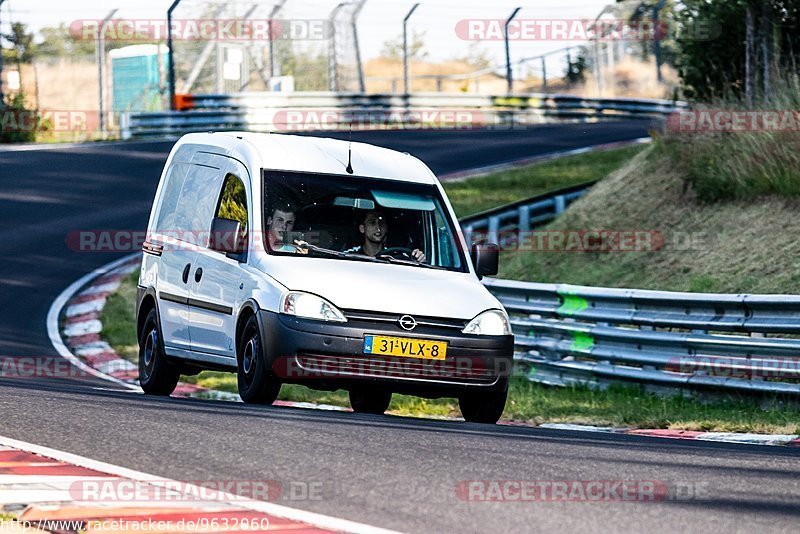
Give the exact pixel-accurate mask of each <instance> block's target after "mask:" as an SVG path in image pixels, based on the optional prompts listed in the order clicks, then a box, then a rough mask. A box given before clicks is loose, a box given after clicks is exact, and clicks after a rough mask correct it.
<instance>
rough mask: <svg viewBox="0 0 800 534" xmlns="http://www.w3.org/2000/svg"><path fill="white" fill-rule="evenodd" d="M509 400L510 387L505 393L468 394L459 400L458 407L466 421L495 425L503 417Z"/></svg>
mask: <svg viewBox="0 0 800 534" xmlns="http://www.w3.org/2000/svg"><path fill="white" fill-rule="evenodd" d="M507 398H508V387H506V388H505V389H504V390H503V391H496V392H495V391H493V392H489V393H468V394H465V395H462V396H460V397H459V398H458V406H459V407H460V408H461V415H463V416H464V419H465V420H466V421H469V422H470V423H485V424H488V425H493V424H495V423H497V421H498V420H499V419H500V416H501V415H503V409H504V408H505V407H506V399H507Z"/></svg>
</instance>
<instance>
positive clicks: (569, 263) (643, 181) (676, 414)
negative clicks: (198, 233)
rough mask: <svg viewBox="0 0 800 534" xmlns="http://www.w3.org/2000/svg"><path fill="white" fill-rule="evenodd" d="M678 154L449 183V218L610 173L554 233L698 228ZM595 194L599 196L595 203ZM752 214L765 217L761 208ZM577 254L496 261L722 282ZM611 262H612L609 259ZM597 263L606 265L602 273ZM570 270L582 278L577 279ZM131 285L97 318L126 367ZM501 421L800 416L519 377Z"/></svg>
mask: <svg viewBox="0 0 800 534" xmlns="http://www.w3.org/2000/svg"><path fill="white" fill-rule="evenodd" d="M678 149H679V147H676V146H674V145H670V144H663V143H661V142H659V143H658V144H657V146H656V147H655V148H652V149H642V147H631V148H624V149H619V150H613V151H608V152H602V153H595V154H587V155H582V156H575V157H570V158H565V159H561V160H556V161H550V162H546V163H542V164H538V165H534V166H531V167H528V168H524V169H518V170H514V171H511V172H507V173H503V174H501V175H496V176H485V177H480V178H474V179H471V180H467V181H464V182H459V183H452V184H447V186H446V188H447V190H448V195H449V196H450V199H451V200H452V202H453V205H454V207H455V209H456V212H457V213H458V214H459V216H463V215H467V214H470V213H474V212H477V211H481V210H484V209H487V208H491V207H494V206H497V205H499V204H502V203H506V202H511V201H514V200H518V199H519V198H524V197H528V196H532V195H536V194H540V193H543V192H546V191H549V190H553V189H558V188H561V187H567V186H570V185H574V184H577V183H581V182H585V181H590V180H594V179H599V178H602V177H604V176H606V175H608V174H611V176H610V177H609V178H608V179H607V180H604V181H603V183H601V184H599V185H598V186H597V187H595V188H594V190H593V191H592V192H591V193H590V194H588V195H587V197H586V198H585V199H584V200H581V201H579V202H578V203H576V204H575V205H574V207H573V208H571V209H569V210H568V211H567V212H566V213H565V215H564V216H563V217H562V218H561V219H560V220H559V221H556V222H554V223H553V224H552V226H553V227H555V228H562V227H568V226H564V221H569V223H570V224H573V225H580V224H584V226H578V227H579V228H617V229H620V228H637V229H640V228H646V227H647V226H646V224H647V223H648V222H651V223H652V224H653V225H654V226H653V228H661V229H665V228H669V226H668V225H681V224H682V225H684V226H676V227H686V228H694V226H692V224H691V222H692V221H694V222H695V224H699V222H698V221H702V220H703V219H702V218H700V217H694V216H692V215H691V213H692V212H693V210H694V209H700V210H708V211H707V212H706V211H703V214H704V216H712V215H713V214H714V213H715V211H714V209H711V208H708V207H706V206H705V205H701V204H697V202H699V201H695V200H692V201H691V202H695V204H691V205H686V204H687V202H689V201H688V200H686V199H685V198H684V199H683V200H681V198H682V197H681V195H686V194H688V195H692V193H687V192H685V191H684V186H683V185H682V182H681V178H680V175H679V174H677V173H679V170H678V169H676V168H675V166H674V165H671V164H667V161H668V158H671V157H675V154H671V153H670V151H675V150H678ZM631 158H633V159H631ZM676 179H677V180H678V181H677V182H676ZM598 195H600V196H601V197H600V198H598ZM661 198H663V199H665V200H664V201H666V202H670V203H668V204H666V207H667V209H666V210H665V213H663V217H662V219H661V220H666V221H667V226H665V224H664V223H662V222H661V220H658V219H657V218H656V215H654V213H656V212H657V210H656V208H657V207H658V202H661V200H658V199H661ZM654 199H655V200H654ZM623 200H628V201H630V202H623ZM631 204H632V205H631ZM734 204H735V206H736V207H731V208H724V209H725V212H726V213H728V214H729V215H735V216H742V207H741V204H736V203H734ZM637 206H639V207H637ZM607 208H611V209H607ZM717 208H720V206H717ZM773 208H774V207H773ZM622 209H625V210H628V211H627V213H629V214H630V215H629V216H633V214H636V215H637V216H639V217H644V220H638V219H633V218H626V217H624V216H622V215H620V214H619V213H618V210H622ZM675 209H680V211H679V212H678V213H674V214H673V213H671V210H675ZM615 210H617V211H615ZM759 212H760V213H762V214H763V212H761V211H760V210H759ZM576 213H580V215H576ZM590 217H594V219H592V218H590ZM723 219H724V217H722V216H720V218H719V220H723ZM787 222H789V221H787ZM586 224H594V225H595V226H586ZM609 225H610V226H609ZM676 253H677V252H676ZM577 254H578V253H574V252H564V253H552V254H551V253H548V254H541V253H540V254H532V253H529V254H520V253H511V252H508V253H504V256H505V257H504V258H503V262H504V263H505V266H504V267H503V273H501V274H502V275H504V276H516V277H518V278H523V279H528V280H531V279H534V280H558V281H571V282H574V283H597V284H602V285H611V286H613V285H628V281H629V280H630V281H631V282H637V283H631V284H630V285H634V286H635V285H642V286H643V287H645V286H647V285H648V284H647V283H646V282H647V281H648V280H650V284H651V285H653V286H655V285H658V284H661V285H662V286H663V285H665V284H668V285H669V287H672V288H676V289H698V288H706V287H712V286H713V287H717V286H716V284H717V280H720V279H721V278H720V275H721V272H722V271H720V269H719V268H716V269H714V270H710V271H709V272H713V273H714V274H715V277H714V278H713V281H710V280H711V278H708V277H707V278H704V277H703V276H701V274H698V273H696V272H695V271H693V270H692V269H691V267H690V268H689V270H688V271H685V269H684V268H683V267H682V266H680V265H677V266H676V272H674V273H671V274H673V275H676V276H678V278H679V281H675V282H674V283H673V280H671V279H666V278H665V276H664V273H665V271H666V270H667V269H669V268H670V265H671V262H674V261H675V260H674V259H666V260H664V259H662V260H659V259H658V255H657V254H655V253H654V254H643V253H637V254H628V256H631V257H632V258H625V257H624V256H625V255H624V254H618V255H616V256H610V255H595V256H596V257H591V256H592V255H590V254H585V253H580V254H581V255H580V257H578V256H577ZM725 254H726V253H721V254H711V256H710V258H709V259H710V260H716V259H717V258H725V257H726V256H725ZM662 257H663V256H662ZM691 257H692V255H691V254H689V255H686V257H685V259H684V261H688V260H689V259H690V258H691ZM612 259H613V260H614V261H615V262H618V263H614V262H612V261H610V260H612ZM634 260H635V261H634ZM664 261H665V262H666V265H664V266H663V268H662V270H661V274H660V276H661V278H657V277H653V278H650V277H649V276H648V270H649V269H651V268H652V265H651V264H650V263H649V262H654V263H655V265H659V264H660V262H664ZM639 262H643V263H641V264H640V263H639ZM603 265H607V266H606V267H602V266H603ZM636 265H641V268H639V267H635V266H636ZM573 269H575V270H583V271H586V272H582V271H577V272H576V271H574V270H573ZM626 269H627V270H626ZM631 269H632V270H633V271H635V272H637V273H638V274H637V275H635V276H631V275H630V273H629V272H628V270H631ZM703 272H705V271H703ZM615 277H619V279H618V280H617V279H616V278H615ZM681 281H682V282H681ZM615 282H616V283H615ZM638 282H641V283H638ZM135 283H136V278H135V275H133V276H132V277H131V278H129V279H128V280H126V281H125V283H124V284H123V286H122V287H121V288H120V290H119V291H118V292H117V293H116V294H115V295H112V297H111V298H110V299H109V302H108V304H107V306H106V308H105V310H104V312H103V316H104V317H103V324H104V331H103V335H104V337H105V338H106V339H107V340H108V341H109V342H110V343H111V344H112V345H113V346H114V347H115V348H117V350H118V351H119V352H120V353H121V354H122V355H123V356H125V357H127V358H129V359H131V360H133V361H136V357H137V356H136V340H135V339H134V333H133V326H132V325H133V298H134V294H135V289H134V288H135ZM681 283H683V285H681ZM185 379H186V380H187V381H192V382H198V383H200V384H202V385H204V386H206V387H211V388H214V389H220V390H224V391H236V380H235V376H234V375H233V374H230V373H218V372H204V373H202V374H201V375H200V376H198V377H185ZM280 398H281V399H283V400H294V401H309V402H318V403H326V404H334V405H339V406H348V400H347V394H346V392H344V391H336V392H317V391H313V390H310V389H307V388H304V387H301V386H294V385H285V386H283V388H282V389H281V395H280ZM390 411H391V412H392V413H397V414H406V415H426V416H448V415H458V414H459V412H458V407H457V403H456V402H455V401H454V400H452V399H440V400H426V399H418V398H416V397H409V396H405V395H395V396H394V397H393V400H392V405H391V406H390ZM503 417H504V419H507V420H516V421H532V422H536V423H542V422H570V423H582V424H597V425H613V426H635V427H646V428H676V429H689V430H717V431H743V432H744V431H747V432H786V433H795V432H798V431H800V428H799V427H798V414H797V412H796V411H795V410H792V409H787V408H782V407H780V406H774V407H765V406H762V405H759V404H756V403H755V402H754V401H750V400H746V399H742V400H731V401H726V402H724V403H722V402H716V403H706V402H701V401H699V400H695V399H685V398H677V397H676V398H663V397H655V396H652V395H649V394H645V393H642V392H640V391H638V390H636V389H634V388H612V389H609V390H607V391H591V390H589V389H585V388H563V389H562V388H547V387H544V386H540V385H537V384H531V383H529V382H527V381H526V380H524V379H523V378H515V379H514V380H513V382H512V385H511V391H510V395H509V401H508V404H507V405H506V410H505V413H504V416H503Z"/></svg>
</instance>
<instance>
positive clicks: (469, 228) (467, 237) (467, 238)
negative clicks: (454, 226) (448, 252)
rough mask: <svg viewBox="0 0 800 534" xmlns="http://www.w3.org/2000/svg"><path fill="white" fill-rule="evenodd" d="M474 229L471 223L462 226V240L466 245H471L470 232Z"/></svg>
mask: <svg viewBox="0 0 800 534" xmlns="http://www.w3.org/2000/svg"><path fill="white" fill-rule="evenodd" d="M474 230H475V227H474V226H473V225H471V224H470V225H468V226H467V227H466V228H464V241H465V242H466V243H467V247H470V246H472V232H473V231H474Z"/></svg>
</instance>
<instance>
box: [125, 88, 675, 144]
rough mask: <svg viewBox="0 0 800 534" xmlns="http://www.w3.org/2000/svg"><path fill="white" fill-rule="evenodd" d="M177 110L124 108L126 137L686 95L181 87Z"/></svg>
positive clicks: (527, 114) (502, 116)
mask: <svg viewBox="0 0 800 534" xmlns="http://www.w3.org/2000/svg"><path fill="white" fill-rule="evenodd" d="M179 100H180V107H181V108H182V109H181V110H179V111H166V112H157V113H125V114H123V115H122V117H121V130H122V137H123V138H125V139H129V138H134V137H152V136H165V135H178V134H182V133H187V132H196V131H208V130H217V131H221V130H246V131H303V130H325V129H330V130H333V129H347V128H348V127H349V126H350V125H351V124H352V125H353V128H354V129H361V128H381V127H391V128H423V127H432V128H448V127H455V128H464V129H467V128H477V127H489V128H500V127H502V128H508V127H516V126H519V127H524V126H525V125H528V124H536V123H542V122H552V121H569V120H573V121H574V120H581V121H585V120H598V119H607V118H630V117H639V118H661V117H664V116H665V115H668V114H670V113H672V112H674V111H676V110H679V109H683V108H685V107H686V104H685V103H683V102H672V101H669V100H654V99H625V98H614V99H602V98H582V97H577V96H572V95H538V94H536V95H521V96H484V95H468V94H458V93H456V94H441V93H415V94H412V95H387V94H361V93H331V92H304V93H241V94H230V95H213V94H212V95H183V96H181V97H180V99H179Z"/></svg>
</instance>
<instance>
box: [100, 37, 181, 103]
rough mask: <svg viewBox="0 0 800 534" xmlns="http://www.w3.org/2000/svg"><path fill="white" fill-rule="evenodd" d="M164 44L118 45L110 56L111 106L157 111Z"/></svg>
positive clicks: (164, 52)
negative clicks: (122, 46) (121, 46)
mask: <svg viewBox="0 0 800 534" xmlns="http://www.w3.org/2000/svg"><path fill="white" fill-rule="evenodd" d="M167 50H168V48H167V47H166V46H164V45H161V46H159V45H155V44H141V45H133V46H126V47H124V48H117V49H115V50H112V51H111V52H109V53H108V55H109V57H110V58H111V84H112V86H111V99H112V107H111V109H112V110H113V111H115V112H124V111H160V110H161V109H162V95H161V91H160V88H161V87H162V86H163V80H164V76H163V73H164V69H165V68H166V64H167Z"/></svg>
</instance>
